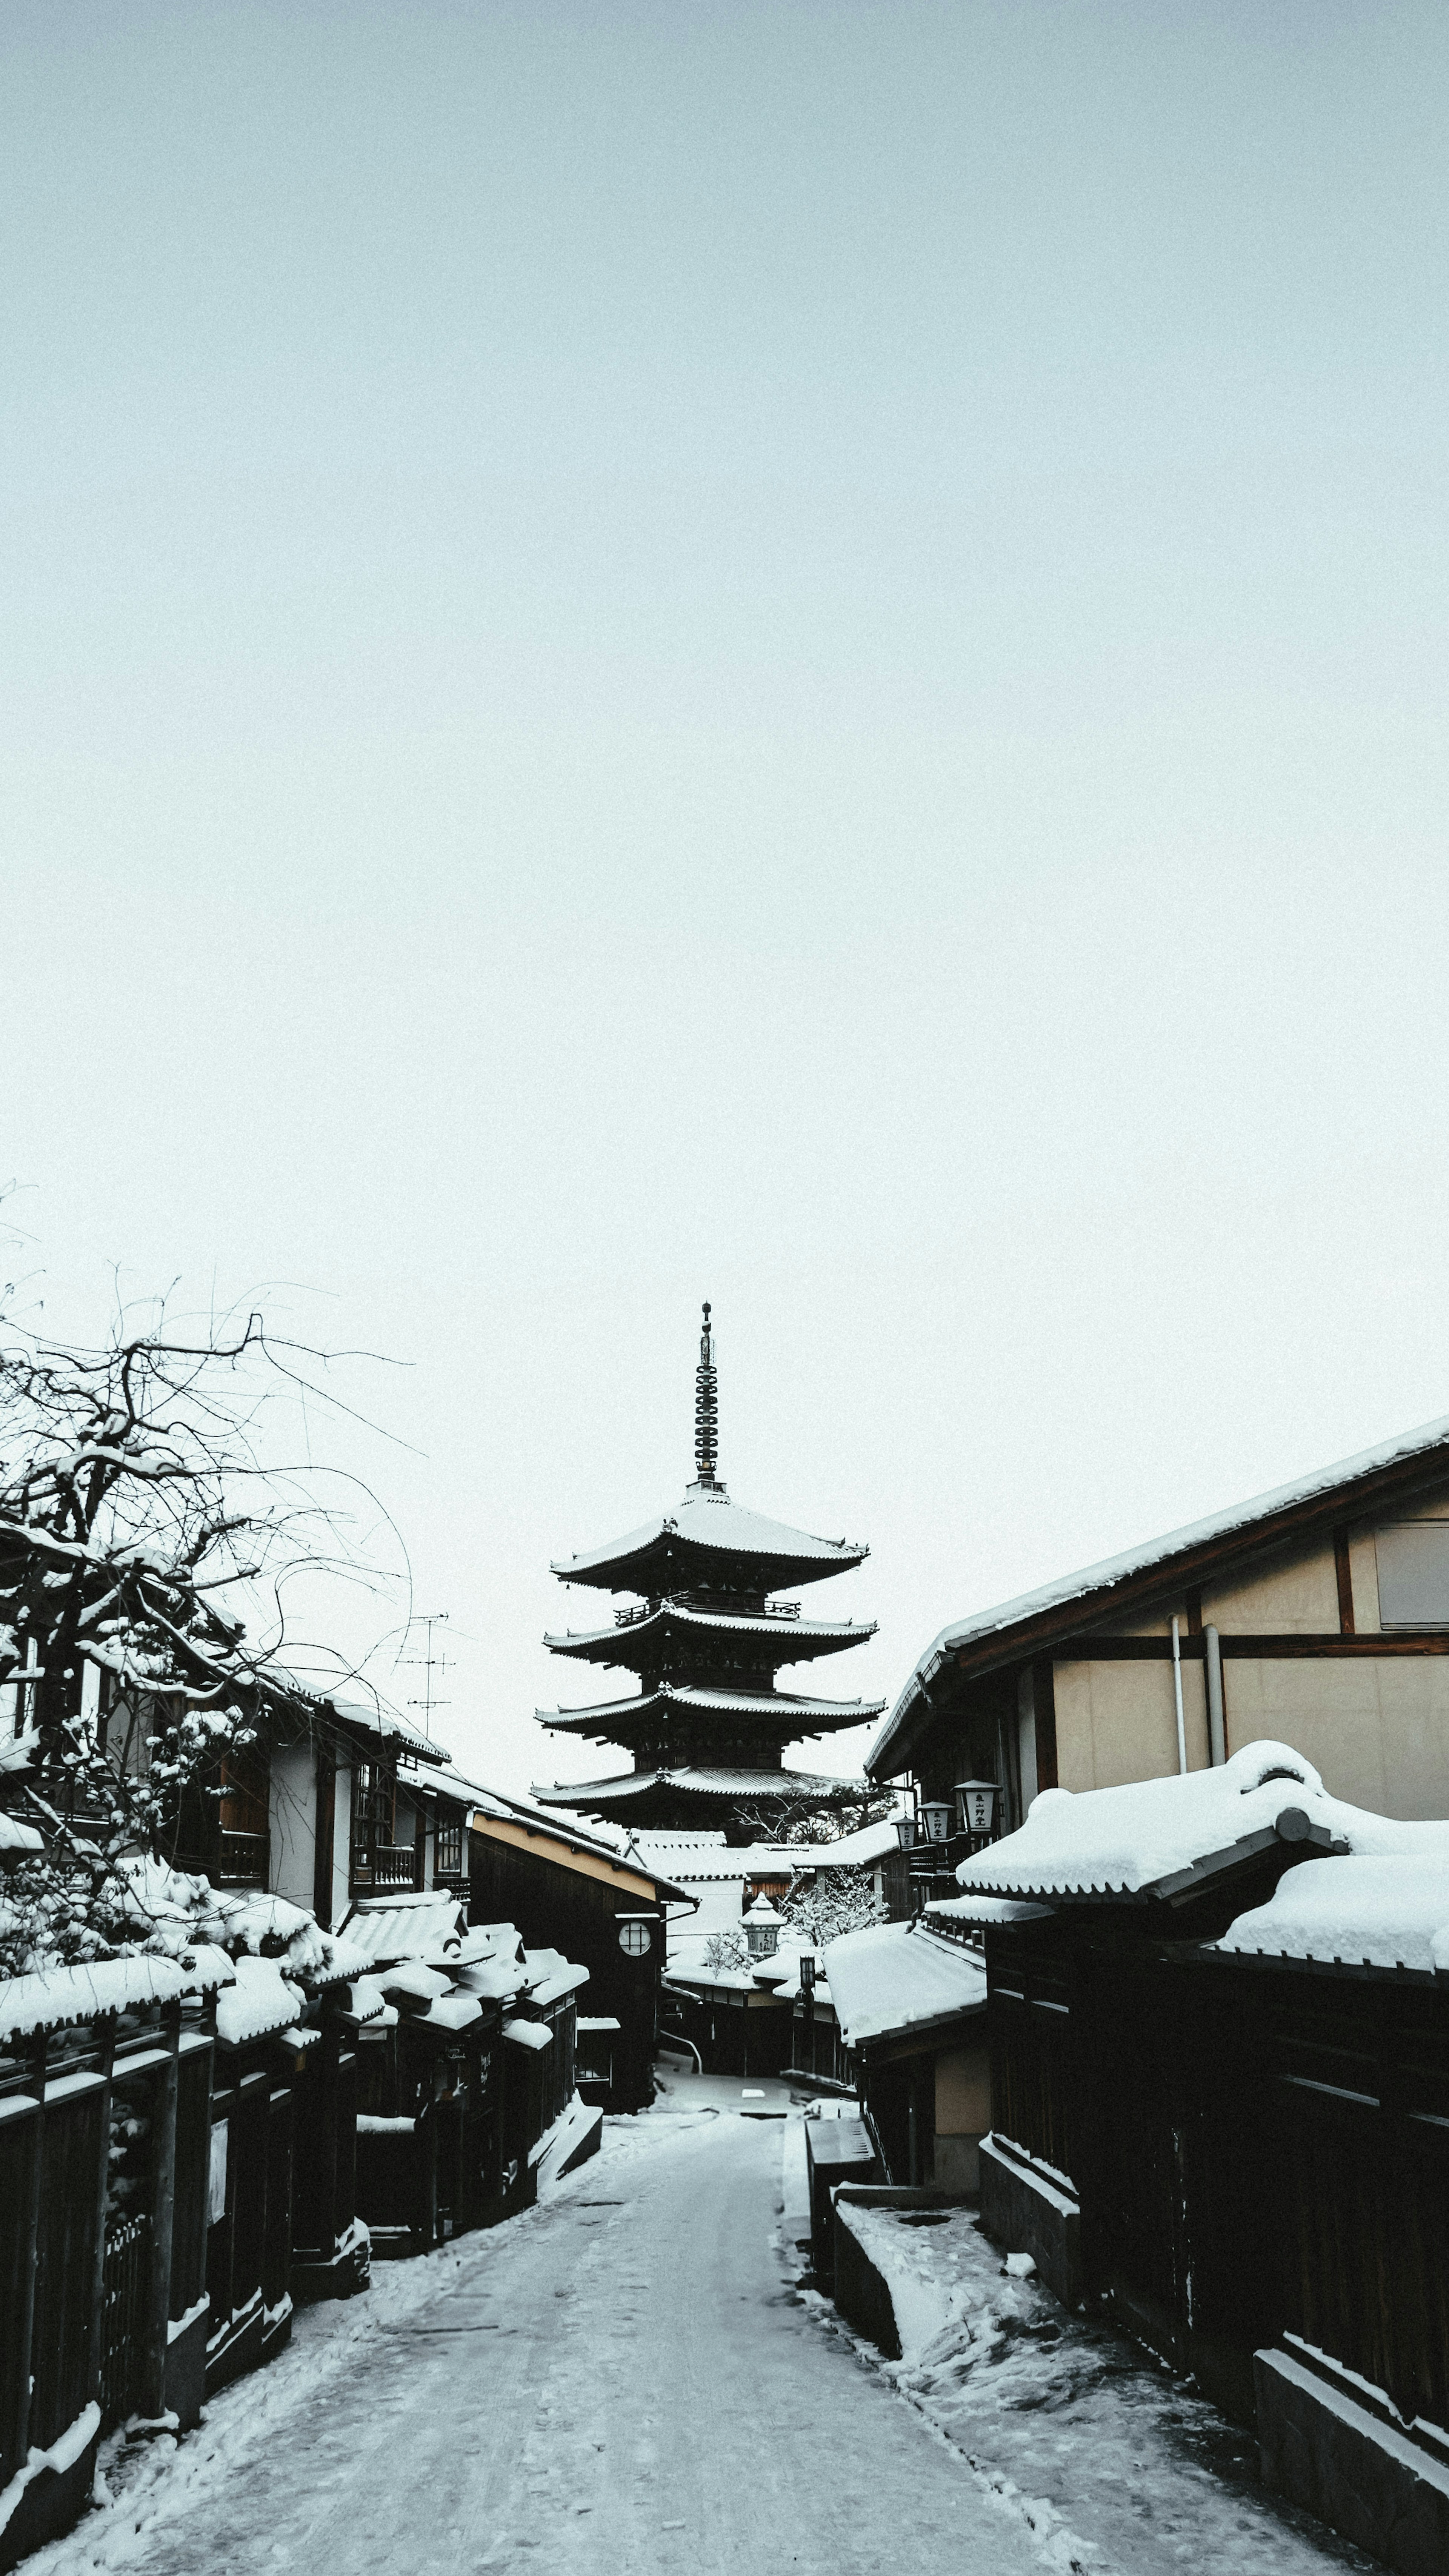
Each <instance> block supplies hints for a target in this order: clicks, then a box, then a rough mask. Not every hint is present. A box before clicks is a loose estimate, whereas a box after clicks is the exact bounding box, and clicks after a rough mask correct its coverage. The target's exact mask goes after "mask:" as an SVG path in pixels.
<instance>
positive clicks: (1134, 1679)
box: [1054, 1659, 1208, 1789]
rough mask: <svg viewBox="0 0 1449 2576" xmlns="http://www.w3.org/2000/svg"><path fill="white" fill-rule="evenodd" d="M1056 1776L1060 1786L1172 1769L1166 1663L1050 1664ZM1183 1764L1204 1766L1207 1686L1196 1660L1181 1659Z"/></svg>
mask: <svg viewBox="0 0 1449 2576" xmlns="http://www.w3.org/2000/svg"><path fill="white" fill-rule="evenodd" d="M1054 1678H1055V1687H1056V1709H1057V1779H1058V1782H1059V1784H1060V1786H1061V1787H1062V1788H1063V1789H1118V1788H1120V1787H1121V1786H1122V1784H1123V1783H1124V1781H1128V1780H1156V1779H1162V1778H1164V1777H1165V1776H1166V1775H1167V1774H1168V1773H1170V1772H1175V1771H1176V1769H1177V1710H1176V1704H1175V1701H1174V1698H1173V1689H1172V1665H1171V1663H1170V1661H1168V1660H1166V1659H1164V1660H1163V1661H1162V1662H1161V1663H1157V1662H1153V1663H1143V1664H1116V1663H1090V1664H1089V1663H1060V1664H1058V1665H1057V1666H1056V1667H1055V1676H1054ZM1182 1718H1183V1734H1184V1737H1185V1739H1186V1743H1187V1767H1188V1769H1189V1771H1204V1770H1206V1768H1207V1758H1208V1733H1207V1687H1206V1681H1205V1678H1204V1674H1203V1667H1202V1665H1201V1663H1200V1662H1198V1661H1191V1662H1184V1664H1183V1666H1182Z"/></svg>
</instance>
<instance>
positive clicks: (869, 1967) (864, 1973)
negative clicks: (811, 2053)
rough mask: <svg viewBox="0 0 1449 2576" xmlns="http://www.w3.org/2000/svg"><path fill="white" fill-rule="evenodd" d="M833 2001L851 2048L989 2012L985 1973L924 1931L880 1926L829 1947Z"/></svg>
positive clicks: (956, 1947) (954, 1945) (914, 1926)
mask: <svg viewBox="0 0 1449 2576" xmlns="http://www.w3.org/2000/svg"><path fill="white" fill-rule="evenodd" d="M825 1967H826V1973H827V1975H828V1977H829V1979H830V1999H831V2002H832V2003H833V2004H834V2006H835V2017H836V2020H837V2021H838V2022H839V2024H840V2033H841V2037H842V2038H843V2039H844V2041H845V2044H846V2046H847V2048H858V2047H860V2046H861V2045H862V2043H863V2042H865V2041H868V2040H872V2039H883V2038H884V2037H885V2036H886V2035H887V2034H888V2033H890V2032H893V2031H899V2030H911V2029H914V2028H916V2027H918V2026H919V2025H920V2024H921V2023H923V2022H933V2021H942V2020H945V2019H946V2018H947V2017H948V2016H950V2015H951V2014H953V2013H960V2012H970V2011H973V2010H976V2009H977V2008H980V2009H983V2010H984V2008H985V2004H986V1971H985V1969H984V1967H983V1966H982V1964H981V1962H980V1960H979V1959H976V1958H973V1957H972V1955H971V1953H970V1952H969V1951H967V1950H963V1949H962V1947H961V1945H960V1943H959V1942H957V1941H947V1940H943V1939H942V1938H941V1936H940V1935H939V1934H937V1933H934V1932H931V1931H928V1930H927V1929H926V1927H925V1926H924V1925H923V1924H919V1923H874V1924H872V1925H871V1926H870V1927H869V1928H868V1930H866V1931H864V1932H847V1933H845V1934H843V1935H842V1937H841V1939H840V1940H838V1941H829V1942H827V1943H826V1945H825Z"/></svg>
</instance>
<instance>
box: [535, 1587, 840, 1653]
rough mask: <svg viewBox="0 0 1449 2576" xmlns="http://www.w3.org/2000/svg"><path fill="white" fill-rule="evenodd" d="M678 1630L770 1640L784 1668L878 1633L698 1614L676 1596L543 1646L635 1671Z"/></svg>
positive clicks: (758, 1616)
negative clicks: (655, 1645)
mask: <svg viewBox="0 0 1449 2576" xmlns="http://www.w3.org/2000/svg"><path fill="white" fill-rule="evenodd" d="M675 1628H679V1629H683V1630H685V1631H686V1632H689V1631H693V1632H694V1633H696V1634H697V1635H699V1636H707V1635H713V1636H718V1637H723V1638H727V1639H728V1638H739V1637H758V1638H761V1639H764V1638H768V1639H769V1640H770V1641H771V1643H772V1644H777V1645H779V1646H780V1647H781V1648H782V1649H783V1651H782V1652H781V1653H780V1654H779V1655H778V1656H777V1657H776V1661H777V1662H778V1663H782V1664H800V1663H805V1662H806V1661H808V1659H809V1658H810V1657H811V1656H812V1655H829V1654H836V1653H839V1652H840V1650H841V1649H842V1648H843V1647H846V1646H859V1645H862V1644H863V1643H864V1641H865V1639H866V1638H867V1637H873V1636H874V1635H875V1633H876V1622H875V1621H874V1619H837V1620H823V1619H820V1620H817V1619H788V1618H782V1617H781V1615H780V1613H779V1612H778V1611H767V1610H762V1611H750V1610H699V1609H695V1608H694V1607H693V1606H692V1605H691V1604H690V1603H688V1602H685V1601H676V1600H674V1599H672V1598H669V1599H666V1600H663V1601H659V1602H655V1603H653V1604H652V1605H651V1606H650V1607H649V1608H648V1609H646V1610H642V1611H632V1612H626V1613H625V1615H624V1616H623V1617H622V1618H617V1619H614V1620H611V1622H610V1624H609V1626H608V1627H607V1628H582V1629H578V1630H575V1629H571V1628H570V1629H566V1630H565V1632H564V1634H563V1635H562V1636H557V1637H556V1636H546V1637H545V1638H544V1641H543V1642H544V1644H545V1645H546V1646H547V1648H548V1650H549V1652H550V1654H553V1655H572V1656H574V1657H575V1659H576V1660H577V1661H578V1662H580V1663H589V1664H623V1665H625V1666H627V1667H628V1668H630V1669H632V1668H633V1665H634V1659H635V1656H636V1654H637V1652H638V1649H639V1647H640V1646H641V1645H648V1644H651V1643H652V1642H653V1641H654V1640H655V1639H657V1638H659V1637H662V1636H664V1635H666V1634H668V1633H669V1631H670V1630H672V1629H675Z"/></svg>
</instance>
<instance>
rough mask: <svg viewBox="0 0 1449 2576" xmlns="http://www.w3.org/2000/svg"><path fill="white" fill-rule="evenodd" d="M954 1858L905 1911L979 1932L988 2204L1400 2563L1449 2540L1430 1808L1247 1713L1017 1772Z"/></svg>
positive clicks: (1295, 2479)
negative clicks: (1360, 1793) (1364, 1797)
mask: <svg viewBox="0 0 1449 2576" xmlns="http://www.w3.org/2000/svg"><path fill="white" fill-rule="evenodd" d="M962 1876H963V1879H964V1880H965V1881H966V1882H967V1884H966V1885H965V1887H964V1888H963V1891H962V1893H961V1895H960V1896H959V1897H957V1898H955V1899H953V1900H951V1901H950V1902H948V1903H943V1904H938V1905H933V1906H932V1908H931V1909H930V1914H929V1921H930V1923H931V1925H932V1927H933V1929H934V1930H935V1931H937V1932H939V1934H940V1935H941V1936H942V1937H943V1938H946V1939H956V1940H959V1941H962V1942H963V1943H965V1942H970V1943H978V1942H979V1943H981V1944H982V1945H983V1946H984V1952H985V1958H986V1967H987V1983H988V2024H989V2030H990V2044H991V2117H992V2127H991V2134H990V2136H989V2138H987V2139H985V2140H984V2141H983V2143H982V2146H981V2155H980V2163H981V2210H982V2220H983V2224H984V2225H985V2226H986V2228H987V2229H988V2232H990V2233H991V2234H992V2235H994V2236H995V2237H996V2239H997V2240H998V2242H1000V2243H1001V2244H1002V2245H1003V2246H1005V2247H1008V2248H1010V2249H1012V2250H1018V2251H1026V2252H1030V2253H1031V2254H1032V2255H1033V2256H1034V2257H1035V2259H1036V2262H1037V2266H1038V2269H1039V2271H1040V2272H1041V2274H1042V2276H1043V2278H1044V2279H1045V2281H1046V2282H1047V2284H1048V2286H1049V2287H1050V2288H1052V2289H1053V2290H1054V2291H1055V2292H1056V2293H1057V2295H1058V2296H1059V2297H1061V2298H1063V2299H1064V2300H1066V2301H1067V2302H1068V2303H1071V2304H1075V2303H1077V2302H1078V2301H1081V2300H1088V2301H1092V2302H1094V2303H1096V2304H1098V2305H1100V2306H1101V2307H1102V2308H1103V2309H1104V2310H1105V2311H1106V2312H1107V2313H1109V2314H1111V2315H1113V2316H1115V2317H1116V2318H1117V2319H1118V2320H1119V2322H1120V2323H1121V2324H1122V2325H1123V2326H1124V2327H1125V2328H1126V2329H1127V2330H1128V2331H1129V2332H1130V2333H1132V2334H1134V2335H1135V2336H1137V2337H1138V2338H1139V2339H1140V2340H1141V2341H1142V2342H1144V2343H1146V2344H1147V2345H1149V2346H1150V2347H1151V2349H1153V2350H1154V2351H1156V2352H1157V2353H1158V2354H1160V2355H1161V2357H1162V2358H1163V2360H1165V2361H1166V2362H1167V2363H1168V2364H1169V2365H1170V2366H1171V2367H1172V2368H1173V2369H1175V2370H1177V2371H1180V2372H1183V2373H1186V2372H1191V2373H1192V2374H1193V2376H1194V2377H1195V2379H1196V2380H1197V2382H1198V2384H1199V2385H1200V2386H1201V2388H1202V2389H1203V2390H1204V2392H1205V2393H1206V2394H1207V2395H1208V2396H1210V2397H1211V2398H1213V2399H1214V2400H1215V2401H1216V2402H1217V2403H1218V2404H1219V2405H1220V2406H1222V2407H1223V2408H1224V2409H1225V2410H1226V2411H1227V2412H1228V2413H1230V2414H1231V2415H1233V2416H1234V2417H1235V2418H1236V2419H1237V2420H1238V2421H1239V2422H1241V2423H1243V2424H1246V2425H1249V2426H1253V2427H1255V2428H1256V2430H1257V2433H1258V2437H1259V2441H1260V2445H1261V2448H1262V2451H1263V2457H1264V2466H1265V2472H1266V2474H1267V2475H1268V2477H1269V2478H1270V2480H1271V2481H1272V2482H1273V2483H1275V2484H1277V2485H1279V2486H1280V2487H1282V2488H1283V2489H1284V2490H1285V2491H1286V2492H1287V2493H1289V2494H1290V2495H1292V2496H1293V2497H1294V2498H1295V2500H1296V2501H1298V2502H1299V2503H1302V2504H1305V2505H1308V2506H1310V2507H1311V2508H1312V2509H1313V2510H1314V2511H1317V2512H1319V2513H1321V2514H1322V2515H1323V2516H1324V2518H1325V2519H1328V2520H1330V2521H1332V2522H1334V2523H1335V2525H1336V2527H1338V2528H1339V2529H1341V2530H1344V2531H1345V2532H1347V2533H1348V2534H1349V2536H1351V2537H1352V2538H1354V2539H1355V2540H1357V2541H1359V2542H1360V2543H1361V2544H1362V2545H1363V2546H1365V2547H1367V2548H1370V2549H1372V2550H1373V2551H1374V2552H1375V2553H1376V2554H1377V2555H1379V2556H1381V2557H1383V2558H1384V2559H1385V2560H1386V2561H1387V2563H1389V2564H1390V2565H1392V2566H1394V2567H1396V2568H1399V2569H1401V2570H1403V2571H1404V2576H1429V2571H1430V2570H1431V2569H1437V2568H1440V2567H1442V2566H1443V2565H1444V2564H1445V2563H1449V2559H1446V2552H1449V2422H1446V2416H1449V2398H1446V2390H1449V2263H1446V2255H1449V2241H1446V2235H1445V2219H1444V2209H1445V2206H1446V2196H1445V2184H1446V2181H1449V2165H1446V2162H1445V2158H1446V2153H1449V2150H1446V2147H1445V2143H1444V2142H1445V2139H1446V2138H1449V2020H1446V2018H1445V2014H1444V2012H1443V2010H1441V2006H1440V1999H1439V1996H1438V1989H1437V1985H1436V1982H1435V1975H1436V1953H1435V1949H1434V1941H1435V1939H1437V1929H1436V1930H1433V1931H1426V1929H1425V1922H1426V1909H1427V1912H1429V1913H1432V1915H1433V1923H1434V1926H1435V1927H1438V1926H1440V1925H1442V1927H1443V1930H1444V1934H1445V1940H1444V1955H1445V1957H1446V1959H1449V1827H1446V1826H1443V1825H1439V1824H1433V1823H1428V1822H1403V1821H1400V1820H1395V1819H1389V1818H1384V1817H1379V1816H1374V1815H1372V1814H1369V1813H1367V1812H1366V1811H1364V1810H1362V1809H1358V1808H1354V1807H1351V1806H1349V1805H1347V1804H1346V1803H1345V1802H1342V1801H1340V1800H1337V1799H1334V1798H1331V1797H1330V1796H1329V1795H1328V1794H1327V1792H1326V1791H1325V1790H1324V1788H1323V1785H1322V1783H1321V1781H1320V1780H1319V1777H1318V1775H1317V1773H1316V1772H1315V1771H1314V1769H1313V1767H1312V1766H1311V1765H1310V1764H1308V1763H1306V1762H1304V1761H1303V1760H1302V1759H1301V1757H1299V1756H1298V1755H1296V1754H1295V1753H1294V1752H1293V1751H1292V1749H1291V1748H1290V1747H1287V1746H1284V1745H1279V1744H1271V1743H1267V1744H1261V1745H1249V1746H1245V1747H1243V1748H1241V1749H1240V1751H1239V1752H1238V1753H1237V1754H1235V1755H1233V1756H1232V1757H1230V1759H1229V1761H1228V1763H1227V1764H1226V1765H1225V1766H1223V1768H1222V1769H1221V1770H1219V1771H1215V1772H1212V1773H1208V1774H1197V1775H1193V1776H1191V1777H1189V1778H1186V1779H1183V1778H1173V1779H1169V1780H1161V1781H1148V1782H1143V1783H1140V1784H1137V1785H1135V1786H1124V1787H1121V1788H1118V1789H1114V1790H1107V1791H1098V1792H1089V1793H1086V1794H1085V1795H1081V1796H1078V1797H1069V1796H1065V1795H1060V1794H1059V1795H1058V1796H1056V1797H1052V1798H1045V1799H1042V1800H1040V1801H1039V1802H1038V1804H1037V1805H1036V1807H1035V1808H1034V1810H1033V1813H1032V1816H1031V1817H1030V1819H1029V1821H1028V1823H1027V1825H1026V1826H1025V1827H1024V1828H1022V1829H1021V1830H1019V1831H1018V1832H1017V1833H1016V1834H1014V1835H1012V1836H1010V1837H1008V1838H1007V1839H1006V1840H1005V1841H1003V1842H1001V1843H999V1844H997V1845H995V1846H994V1847H993V1848H992V1849H991V1850H990V1851H989V1852H987V1853H982V1854H978V1855H977V1856H976V1858H975V1859H973V1860H972V1861H971V1862H970V1863H969V1864H967V1865H966V1866H965V1867H964V1868H963V1871H962ZM1426 1879H1427V1882H1428V1888H1427V1894H1424V1893H1423V1892H1421V1886H1420V1883H1421V1882H1422V1881H1424V1880H1426Z"/></svg>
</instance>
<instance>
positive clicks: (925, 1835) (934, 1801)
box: [921, 1798, 951, 1843]
mask: <svg viewBox="0 0 1449 2576" xmlns="http://www.w3.org/2000/svg"><path fill="white" fill-rule="evenodd" d="M950 1839H951V1802H950V1799H949V1798H923V1799H922V1800H921V1840H922V1842H926V1843H947V1842H949V1841H950Z"/></svg>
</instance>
